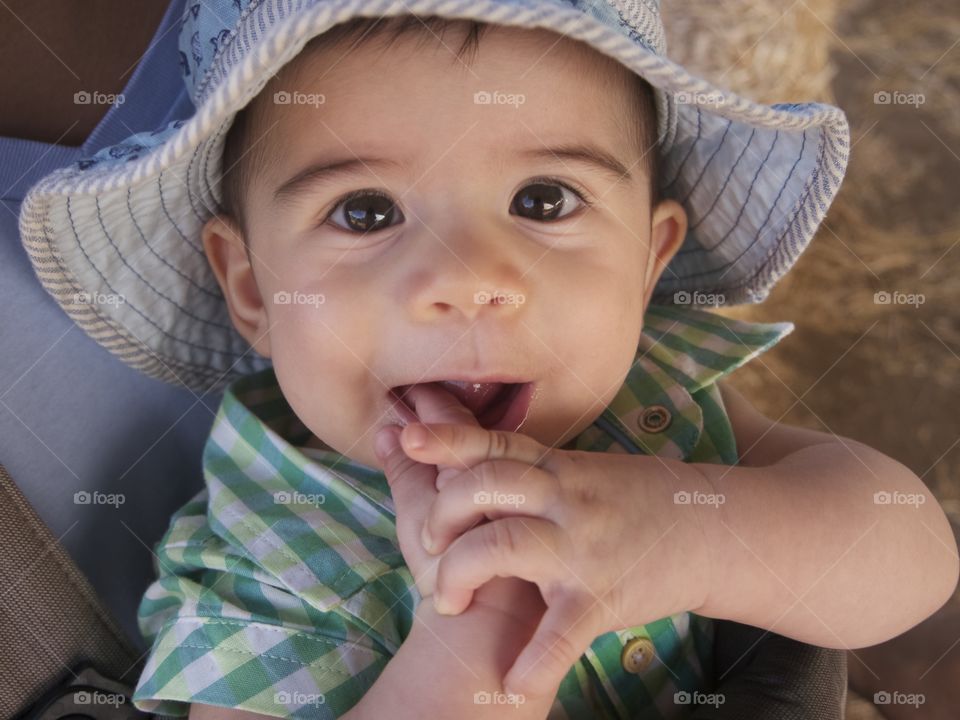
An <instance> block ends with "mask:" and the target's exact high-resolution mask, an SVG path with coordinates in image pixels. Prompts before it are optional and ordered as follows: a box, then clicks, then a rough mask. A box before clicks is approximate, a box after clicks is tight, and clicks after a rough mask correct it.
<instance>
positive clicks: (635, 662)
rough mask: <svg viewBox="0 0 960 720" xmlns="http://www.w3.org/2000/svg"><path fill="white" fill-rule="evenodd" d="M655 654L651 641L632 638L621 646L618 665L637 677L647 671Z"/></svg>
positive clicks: (642, 638)
mask: <svg viewBox="0 0 960 720" xmlns="http://www.w3.org/2000/svg"><path fill="white" fill-rule="evenodd" d="M655 654H656V653H655V651H654V647H653V641H652V640H650V638H646V637H633V638H630V639H629V640H627V642H626V643H624V645H623V650H622V651H621V652H620V664H621V665H622V666H623V669H624V670H626V671H627V672H629V673H633V674H634V675H639V674H640V673H642V672H643V671H644V670H646V669H647V667H648V666H649V665H650V663H651V662H652V661H653V657H654V655H655Z"/></svg>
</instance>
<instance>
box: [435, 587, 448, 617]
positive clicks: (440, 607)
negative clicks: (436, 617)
mask: <svg viewBox="0 0 960 720" xmlns="http://www.w3.org/2000/svg"><path fill="white" fill-rule="evenodd" d="M433 609H434V610H436V611H437V612H438V613H440V614H441V615H449V614H450V608H448V607H447V606H446V603H444V601H443V598H441V597H440V593H436V592H435V593H434V594H433Z"/></svg>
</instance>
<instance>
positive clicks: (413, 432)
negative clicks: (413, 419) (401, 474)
mask: <svg viewBox="0 0 960 720" xmlns="http://www.w3.org/2000/svg"><path fill="white" fill-rule="evenodd" d="M426 444H427V429H426V428H425V427H424V426H423V425H407V446H408V447H410V448H412V449H413V450H418V449H420V448H422V447H423V446H424V445H426Z"/></svg>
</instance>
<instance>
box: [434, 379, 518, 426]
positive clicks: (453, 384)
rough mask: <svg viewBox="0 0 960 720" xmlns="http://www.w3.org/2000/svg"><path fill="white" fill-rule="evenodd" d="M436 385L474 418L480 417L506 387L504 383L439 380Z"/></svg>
mask: <svg viewBox="0 0 960 720" xmlns="http://www.w3.org/2000/svg"><path fill="white" fill-rule="evenodd" d="M436 384H437V385H439V386H440V387H442V388H443V389H444V390H447V391H448V392H450V393H451V394H452V395H453V396H454V397H456V398H457V399H458V400H459V401H460V402H461V403H463V405H464V406H465V407H466V408H467V409H468V410H469V411H470V412H472V413H473V415H474V417H480V415H481V414H482V413H483V412H484V411H485V410H486V409H487V408H489V407H490V406H491V405H492V404H493V402H494V401H495V400H496V398H497V396H498V395H499V394H500V391H501V390H503V389H504V387H506V386H505V385H504V383H475V382H468V381H462V380H441V381H439V382H437V383H436Z"/></svg>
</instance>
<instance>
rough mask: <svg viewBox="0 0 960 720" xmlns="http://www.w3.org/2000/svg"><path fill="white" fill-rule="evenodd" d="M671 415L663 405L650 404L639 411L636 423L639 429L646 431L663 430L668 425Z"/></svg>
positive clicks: (655, 431)
mask: <svg viewBox="0 0 960 720" xmlns="http://www.w3.org/2000/svg"><path fill="white" fill-rule="evenodd" d="M672 419H673V416H671V415H670V411H669V410H667V409H666V408H665V407H664V406H663V405H651V406H650V407H648V408H647V409H645V410H644V411H643V412H642V413H640V417H639V418H637V424H638V425H639V426H640V429H641V430H643V431H644V432H648V433H658V432H663V431H664V430H666V429H667V428H668V427H669V426H670V421H671V420H672Z"/></svg>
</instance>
